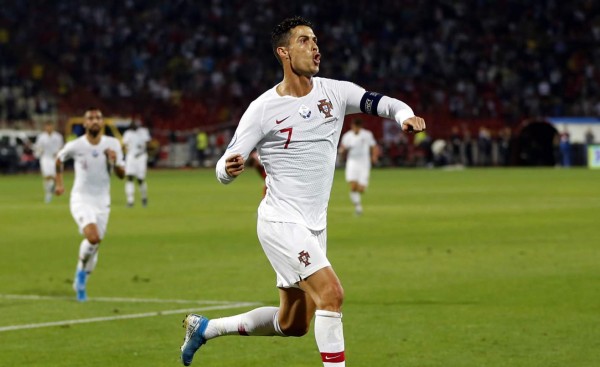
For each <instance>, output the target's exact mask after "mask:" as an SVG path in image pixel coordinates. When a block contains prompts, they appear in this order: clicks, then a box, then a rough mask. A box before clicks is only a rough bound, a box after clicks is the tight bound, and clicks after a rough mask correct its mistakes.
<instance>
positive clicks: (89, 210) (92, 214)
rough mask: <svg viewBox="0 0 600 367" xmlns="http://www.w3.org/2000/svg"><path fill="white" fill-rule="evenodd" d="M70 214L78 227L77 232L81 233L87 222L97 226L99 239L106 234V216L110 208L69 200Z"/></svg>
mask: <svg viewBox="0 0 600 367" xmlns="http://www.w3.org/2000/svg"><path fill="white" fill-rule="evenodd" d="M70 206H71V215H72V216H73V219H75V223H77V226H78V227H79V233H81V234H83V229H84V228H85V226H87V225H88V224H91V223H94V224H96V226H97V227H98V235H99V236H100V239H102V238H104V235H105V234H106V226H107V225H108V216H109V215H110V208H108V207H104V208H101V207H98V206H97V205H93V204H86V203H82V202H71V205H70Z"/></svg>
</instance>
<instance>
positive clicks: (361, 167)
mask: <svg viewBox="0 0 600 367" xmlns="http://www.w3.org/2000/svg"><path fill="white" fill-rule="evenodd" d="M370 174H371V165H370V164H364V163H362V162H356V161H352V160H349V161H347V162H346V182H358V184H359V185H361V186H365V187H367V186H368V185H369V175H370Z"/></svg>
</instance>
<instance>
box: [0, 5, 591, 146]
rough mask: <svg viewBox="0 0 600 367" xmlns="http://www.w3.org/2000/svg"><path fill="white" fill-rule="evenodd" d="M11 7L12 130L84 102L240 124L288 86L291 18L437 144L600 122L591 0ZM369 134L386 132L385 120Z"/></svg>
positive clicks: (5, 37) (1, 69)
mask: <svg viewBox="0 0 600 367" xmlns="http://www.w3.org/2000/svg"><path fill="white" fill-rule="evenodd" d="M9 3H10V4H9V5H8V6H3V7H2V9H0V54H1V55H2V58H0V121H1V122H0V124H1V126H4V127H10V126H14V125H18V124H19V123H23V121H32V120H34V121H40V120H43V119H48V118H54V119H57V120H59V121H61V122H62V121H64V120H66V118H67V117H68V116H72V115H74V114H78V113H80V112H81V110H82V108H84V106H89V105H95V106H99V107H101V108H103V109H105V110H107V111H110V113H111V114H113V115H121V116H129V115H137V116H140V117H141V118H142V119H143V120H144V121H145V124H146V125H147V126H149V127H150V128H152V129H153V134H154V136H156V137H157V138H159V139H161V141H163V142H168V140H169V132H170V131H172V130H178V131H182V132H185V131H192V130H193V129H197V128H202V129H205V130H207V131H220V130H221V129H223V128H227V127H231V126H234V125H235V124H236V123H237V121H238V119H239V117H240V115H241V113H242V112H243V111H244V109H245V108H246V106H247V105H248V104H249V102H250V101H252V100H253V99H254V98H256V97H257V96H258V95H259V93H261V92H263V91H264V90H266V89H267V88H269V87H270V86H272V85H274V84H275V83H276V82H277V81H278V80H279V78H280V69H279V67H278V65H277V61H276V60H275V58H274V57H273V55H272V53H271V51H270V44H269V32H270V30H271V28H272V26H273V25H274V24H276V23H277V22H278V21H280V20H281V19H282V18H284V17H286V16H289V15H294V14H301V15H304V16H305V17H307V18H309V19H311V20H313V21H314V23H315V30H316V32H317V34H318V36H319V44H320V47H321V49H322V53H323V64H322V69H321V72H320V74H319V75H320V76H323V77H331V78H336V79H347V80H352V81H355V82H356V83H358V84H360V85H362V86H363V87H365V88H366V89H368V90H376V91H382V92H385V93H386V94H389V95H393V96H395V97H397V98H400V99H402V100H405V101H406V102H407V103H409V104H410V105H411V106H413V108H414V109H415V110H416V111H419V114H421V115H423V116H424V117H426V119H427V120H429V121H432V122H434V123H432V124H431V129H430V130H429V135H430V138H431V139H440V138H441V139H449V138H450V137H451V131H452V128H453V127H455V126H459V127H460V130H461V131H463V132H464V134H466V135H471V136H477V135H478V134H479V132H480V131H481V129H480V128H481V127H484V128H486V129H489V130H490V134H491V138H492V139H494V140H495V141H496V140H498V139H500V135H501V134H500V131H501V130H503V129H504V128H505V127H508V128H510V129H512V130H513V131H514V130H517V129H518V127H519V124H520V123H521V121H523V120H525V119H530V118H536V117H543V116H563V115H567V116H599V115H600V71H599V65H598V64H597V60H599V59H600V48H599V47H598V45H600V16H599V15H598V14H600V3H599V2H597V1H591V0H577V1H569V2H561V1H551V0H549V1H539V2H533V3H526V2H522V1H518V0H503V1H485V0H479V1H475V0H462V1H451V2H450V1H443V0H430V1H412V0H407V1H397V2H374V1H364V0H356V1H354V2H352V5H349V3H348V2H347V1H341V0H332V1H327V2H297V3H296V2H282V1H276V0H259V1H252V2H250V1H240V0H221V1H211V2H207V3H202V5H200V4H199V3H198V2H195V1H191V0H177V1H169V2H159V1H141V0H128V1H117V0H108V1H102V2H99V1H92V2H86V3H81V4H80V3H77V2H72V1H67V0H56V1H39V2H38V1H35V2H34V1H10V2H9ZM366 126H367V127H368V128H370V129H371V130H373V131H374V132H375V134H376V136H378V137H379V138H380V139H381V138H382V137H383V133H384V131H383V125H382V124H380V123H373V122H370V120H368V121H367V125H366ZM484 135H485V134H484ZM181 136H185V133H182V134H181ZM462 138H463V139H464V140H466V139H467V138H468V137H466V136H464V135H463V137H462ZM411 146H412V145H411ZM394 148H396V147H394Z"/></svg>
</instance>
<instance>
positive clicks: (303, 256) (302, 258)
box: [298, 250, 310, 267]
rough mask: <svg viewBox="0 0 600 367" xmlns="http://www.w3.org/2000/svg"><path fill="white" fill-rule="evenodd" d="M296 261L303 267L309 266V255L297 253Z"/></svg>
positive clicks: (304, 252)
mask: <svg viewBox="0 0 600 367" xmlns="http://www.w3.org/2000/svg"><path fill="white" fill-rule="evenodd" d="M298 255H299V256H298V261H300V262H301V263H303V264H304V266H305V267H307V266H309V265H310V261H308V260H310V254H309V253H308V252H306V251H304V250H302V251H301V252H298Z"/></svg>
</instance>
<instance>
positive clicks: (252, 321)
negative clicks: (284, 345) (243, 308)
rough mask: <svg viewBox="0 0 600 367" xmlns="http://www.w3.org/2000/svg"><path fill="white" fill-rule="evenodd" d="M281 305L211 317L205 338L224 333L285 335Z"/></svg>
mask: <svg viewBox="0 0 600 367" xmlns="http://www.w3.org/2000/svg"><path fill="white" fill-rule="evenodd" d="M278 316H279V307H259V308H256V309H254V310H252V311H248V312H246V313H243V314H240V315H235V316H229V317H222V318H218V319H211V320H210V321H209V322H208V326H207V327H206V331H205V332H204V338H205V339H206V340H208V339H212V338H216V337H218V336H223V335H245V336H274V335H278V336H285V335H284V334H283V333H282V332H281V328H280V327H279V318H278Z"/></svg>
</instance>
